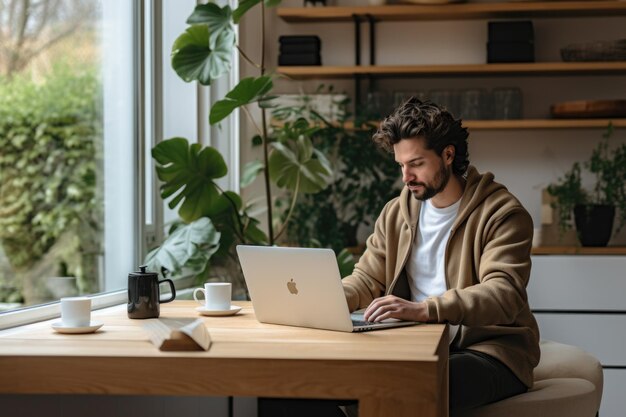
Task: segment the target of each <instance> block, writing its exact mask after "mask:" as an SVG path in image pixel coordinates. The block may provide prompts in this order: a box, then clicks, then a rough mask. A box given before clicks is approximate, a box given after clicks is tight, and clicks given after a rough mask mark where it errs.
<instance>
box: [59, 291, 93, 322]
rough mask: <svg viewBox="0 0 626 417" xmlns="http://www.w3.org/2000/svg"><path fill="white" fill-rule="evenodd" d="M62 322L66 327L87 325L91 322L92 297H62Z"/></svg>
mask: <svg viewBox="0 0 626 417" xmlns="http://www.w3.org/2000/svg"><path fill="white" fill-rule="evenodd" d="M61 322H62V323H63V326H66V327H87V326H89V325H90V323H91V298H87V297H63V298H61Z"/></svg>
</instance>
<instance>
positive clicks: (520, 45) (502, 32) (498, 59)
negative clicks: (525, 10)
mask: <svg viewBox="0 0 626 417" xmlns="http://www.w3.org/2000/svg"><path fill="white" fill-rule="evenodd" d="M487 25H488V33H489V42H487V62H488V63H490V64H493V63H510V62H534V61H535V33H534V29H533V22H531V21H530V20H514V21H503V22H488V24H487Z"/></svg>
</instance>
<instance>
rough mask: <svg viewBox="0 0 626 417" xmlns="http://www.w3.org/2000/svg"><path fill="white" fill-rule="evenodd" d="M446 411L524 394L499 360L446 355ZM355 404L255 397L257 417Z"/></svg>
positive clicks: (335, 416)
mask: <svg viewBox="0 0 626 417" xmlns="http://www.w3.org/2000/svg"><path fill="white" fill-rule="evenodd" d="M449 369H450V371H449V372H450V376H449V384H450V410H462V409H468V408H473V407H478V406H480V405H484V404H489V403H492V402H495V401H499V400H503V399H505V398H508V397H512V396H514V395H517V394H521V393H523V392H526V391H527V388H526V386H525V385H524V384H523V383H522V381H520V380H519V379H518V378H517V377H516V376H515V375H514V374H513V372H511V370H510V369H509V368H508V367H507V366H506V365H504V364H503V363H502V362H500V361H499V360H497V359H495V358H492V357H491V356H489V355H486V354H484V353H480V352H476V351H472V350H461V351H451V352H450V367H449ZM353 404H356V401H350V400H346V401H337V400H304V399H302V400H301V399H278V398H259V417H344V414H343V412H342V411H341V410H340V409H339V407H338V406H339V405H353Z"/></svg>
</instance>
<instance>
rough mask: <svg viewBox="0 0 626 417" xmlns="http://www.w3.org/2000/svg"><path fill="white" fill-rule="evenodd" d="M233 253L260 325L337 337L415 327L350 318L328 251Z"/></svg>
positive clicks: (242, 249)
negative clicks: (339, 333)
mask: <svg viewBox="0 0 626 417" xmlns="http://www.w3.org/2000/svg"><path fill="white" fill-rule="evenodd" d="M237 254H238V255H239V262H240V263H241V268H242V269H243V276H244V278H245V280H246V284H247V286H248V290H249V292H250V298H251V299H252V305H253V307H254V312H255V313H256V317H257V319H258V320H259V321H260V322H262V323H273V324H285V325H289V326H299V327H312V328H316V329H327V330H338V331H342V332H362V331H367V330H378V329H384V328H390V327H400V326H410V325H414V324H417V323H415V322H408V321H400V320H395V319H389V320H385V321H383V322H380V323H373V322H365V321H363V314H362V312H361V313H353V314H352V315H351V314H350V311H349V309H348V302H347V301H346V296H345V294H344V291H343V286H342V285H341V276H340V274H339V267H338V265H337V259H336V258H335V253H334V252H333V251H332V250H331V249H309V248H280V247H276V246H246V245H238V246H237Z"/></svg>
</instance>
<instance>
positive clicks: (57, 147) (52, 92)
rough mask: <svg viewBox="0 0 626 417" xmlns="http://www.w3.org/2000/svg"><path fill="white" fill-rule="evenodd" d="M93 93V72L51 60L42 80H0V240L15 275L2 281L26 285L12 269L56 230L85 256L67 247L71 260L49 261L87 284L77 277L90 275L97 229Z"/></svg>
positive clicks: (38, 253)
mask: <svg viewBox="0 0 626 417" xmlns="http://www.w3.org/2000/svg"><path fill="white" fill-rule="evenodd" d="M99 94H100V90H99V82H98V79H97V74H96V73H95V71H86V72H82V73H72V72H70V71H69V70H68V69H67V68H63V67H57V68H55V69H54V70H53V71H52V73H51V74H50V75H49V76H48V77H47V78H46V80H45V82H43V83H36V82H34V81H32V80H30V79H28V78H25V77H22V76H20V75H18V76H15V77H13V78H12V79H11V80H2V79H0V149H1V151H0V244H1V245H2V249H3V250H4V252H5V254H6V257H7V258H8V260H9V262H10V264H11V268H12V270H13V271H14V272H15V273H16V275H18V278H17V279H16V278H15V277H4V279H5V282H6V281H7V280H12V281H13V284H14V285H15V286H17V287H18V288H21V286H23V285H26V284H25V283H24V282H20V281H22V280H23V279H24V275H22V276H21V277H19V276H20V274H26V275H27V274H28V271H29V269H31V268H32V267H33V265H35V264H36V263H37V262H39V261H40V260H41V259H42V258H43V257H44V256H45V255H46V253H47V252H48V251H49V250H50V249H51V248H52V247H53V245H54V244H55V243H56V242H57V241H59V239H60V238H61V237H64V242H65V241H67V242H72V246H73V251H74V252H79V253H80V254H81V256H80V257H81V258H85V256H87V257H91V258H92V259H91V260H89V261H86V259H80V260H78V261H76V260H75V258H76V253H68V254H67V256H68V257H70V258H71V257H74V259H59V260H58V264H57V265H60V264H61V263H62V262H64V263H66V264H68V265H69V266H70V270H69V272H70V273H71V274H72V275H75V276H77V278H78V282H79V289H80V290H81V291H82V292H89V291H90V290H92V289H93V288H91V287H92V286H93V285H95V283H94V282H86V281H85V279H84V278H85V276H90V279H91V280H92V281H93V280H95V282H97V276H93V271H92V270H91V269H92V268H93V266H89V265H87V264H86V263H85V262H87V263H89V264H92V263H93V262H94V259H95V256H97V255H96V253H97V252H100V246H101V245H100V241H101V235H102V233H101V227H102V226H101V225H102V211H101V210H102V209H101V207H102V203H101V199H100V196H99V192H98V191H97V190H98V187H97V184H96V183H97V181H99V180H100V172H101V159H102V158H101V155H102V152H101V142H102V141H101V139H100V138H101V126H100V125H101V124H100V121H99V120H100V117H99V115H98V113H99V109H98V105H97V103H99V102H100V100H99V99H98V98H99ZM68 236H69V238H68ZM85 254H87V255H85ZM82 255H85V256H82ZM49 272H50V274H49V275H50V276H51V275H54V274H56V272H57V271H49ZM2 278H3V277H0V284H2ZM15 281H17V282H15ZM5 285H6V284H5ZM13 298H15V297H13ZM0 301H2V300H0Z"/></svg>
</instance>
